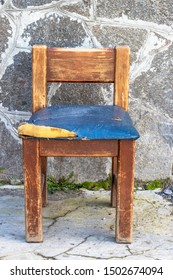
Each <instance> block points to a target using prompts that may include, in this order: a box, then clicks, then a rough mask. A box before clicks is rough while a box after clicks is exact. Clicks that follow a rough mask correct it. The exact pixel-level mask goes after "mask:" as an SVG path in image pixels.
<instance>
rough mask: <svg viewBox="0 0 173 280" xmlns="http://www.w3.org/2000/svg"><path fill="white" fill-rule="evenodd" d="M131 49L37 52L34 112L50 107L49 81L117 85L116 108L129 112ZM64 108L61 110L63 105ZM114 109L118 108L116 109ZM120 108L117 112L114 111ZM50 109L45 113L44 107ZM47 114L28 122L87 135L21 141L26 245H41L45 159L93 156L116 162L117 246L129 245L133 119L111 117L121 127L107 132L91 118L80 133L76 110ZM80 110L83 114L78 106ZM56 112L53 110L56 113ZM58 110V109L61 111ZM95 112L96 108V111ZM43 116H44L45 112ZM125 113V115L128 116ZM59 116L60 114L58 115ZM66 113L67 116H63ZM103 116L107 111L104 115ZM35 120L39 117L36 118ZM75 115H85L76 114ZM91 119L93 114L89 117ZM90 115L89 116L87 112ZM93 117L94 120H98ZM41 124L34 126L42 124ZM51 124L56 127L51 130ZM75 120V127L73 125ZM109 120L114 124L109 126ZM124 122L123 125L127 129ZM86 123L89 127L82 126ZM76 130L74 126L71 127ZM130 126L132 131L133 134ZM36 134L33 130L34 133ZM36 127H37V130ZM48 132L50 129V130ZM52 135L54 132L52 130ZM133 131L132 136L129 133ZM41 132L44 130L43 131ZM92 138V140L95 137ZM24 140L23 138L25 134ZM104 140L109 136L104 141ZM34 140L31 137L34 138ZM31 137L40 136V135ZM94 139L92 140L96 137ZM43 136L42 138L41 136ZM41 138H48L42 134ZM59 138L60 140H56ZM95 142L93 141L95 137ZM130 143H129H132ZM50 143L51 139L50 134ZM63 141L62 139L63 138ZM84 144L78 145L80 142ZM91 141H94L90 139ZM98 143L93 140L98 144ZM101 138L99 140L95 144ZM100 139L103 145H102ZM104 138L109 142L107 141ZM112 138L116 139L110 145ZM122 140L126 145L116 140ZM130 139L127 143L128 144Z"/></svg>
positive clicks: (44, 49)
mask: <svg viewBox="0 0 173 280" xmlns="http://www.w3.org/2000/svg"><path fill="white" fill-rule="evenodd" d="M129 54H130V52H129V48H128V47H117V48H116V49H115V50H114V49H68V48H66V49H65V48H64V49H60V48H56V49H55V48H53V49H50V48H48V49H47V47H46V46H34V47H33V80H32V82H33V112H36V111H38V110H39V109H41V108H43V107H46V105H47V96H46V95H47V82H55V81H56V82H106V83H107V82H111V83H113V82H114V86H115V89H114V101H113V103H114V105H118V106H120V107H122V108H124V109H125V110H127V109H128V83H129ZM61 107H63V106H61ZM112 107H116V106H112ZM116 108H117V107H116ZM46 109H47V108H46ZM46 109H44V110H41V114H43V115H42V116H41V118H39V116H38V115H39V114H38V115H37V114H33V115H32V117H31V119H30V123H31V124H35V125H43V126H48V127H49V126H50V127H56V128H58V129H59V128H60V129H62V128H64V129H66V130H68V131H70V132H71V131H73V132H75V130H73V127H74V128H75V129H76V131H77V132H76V134H80V133H81V131H82V132H83V130H82V129H81V127H82V128H83V129H84V130H85V131H90V132H91V134H90V137H89V134H87V136H86V133H84V134H85V135H84V136H83V134H82V133H81V135H78V140H77V139H75V140H73V139H72V138H71V139H66V140H60V139H59V140H55V139H52V140H48V139H42V138H41V139H40V140H38V139H33V138H28V139H27V138H25V137H24V138H23V157H24V179H25V216H26V240H27V241H28V242H41V241H42V206H46V200H47V188H46V175H47V157H48V156H53V157H54V156H60V157H61V156H72V157H78V156H93V157H98V156H99V157H112V174H113V175H112V178H113V180H112V195H111V200H112V206H113V207H115V206H116V207H117V210H116V241H117V242H119V243H129V242H131V240H132V218H133V185H134V153H135V141H134V140H132V139H137V138H138V137H139V135H138V133H137V131H136V130H135V128H134V127H133V125H132V123H131V121H129V117H127V118H124V119H123V117H122V116H123V112H124V110H121V114H120V115H121V116H118V117H117V114H115V116H114V115H113V116H112V115H111V117H110V118H107V121H108V123H109V126H110V123H111V122H112V123H113V127H114V123H115V122H116V123H117V129H116V131H114V129H113V127H111V128H110V130H109V133H108V132H107V130H106V129H107V127H108V124H107V123H105V122H104V121H103V119H101V118H100V117H99V118H98V119H99V122H97V123H94V122H93V123H94V126H93V127H91V124H92V122H91V119H92V118H85V119H84V121H83V123H82V122H81V126H80V129H79V127H77V128H76V123H77V121H79V119H80V118H79V119H78V118H77V119H74V118H72V107H71V108H70V109H69V108H67V109H68V110H67V111H65V112H64V107H63V110H62V111H63V112H62V111H61V112H60V111H59V112H60V115H58V116H57V119H54V118H53V114H52V112H51V114H50V115H51V117H50V118H49V114H48V112H45V111H46ZM73 109H74V108H73ZM80 109H82V108H81V107H80ZM51 110H52V107H51ZM53 110H54V109H53ZM58 110H60V108H58ZM87 110H88V108H87ZM92 110H93V108H92ZM43 111H44V112H43ZM70 112H71V116H70V118H69V119H70V126H69V119H66V123H65V125H64V123H63V124H62V123H59V121H61V120H62V119H63V116H64V115H65V116H68V117H69V115H70ZM125 113H126V114H127V112H125ZM56 114H57V112H56ZM63 114H64V115H63ZM100 114H101V115H102V116H105V115H106V114H105V106H104V110H102V112H101V113H100ZM35 115H37V117H38V118H37V117H36V118H34V117H35ZM76 115H77V116H81V114H80V113H79V111H78V114H76ZM91 115H92V114H91ZM86 116H88V111H87V113H86ZM95 116H96V115H94V120H95V121H96V120H97V118H96V117H95ZM42 120H43V123H36V122H41V121H42ZM49 120H51V124H52V122H54V125H50V123H46V124H45V122H46V121H48V122H49ZM72 120H73V125H72ZM109 120H110V122H109ZM123 120H124V125H123ZM84 124H85V125H86V126H84ZM72 126H73V127H72ZM98 127H99V128H102V127H105V130H104V129H101V132H102V133H100V134H99V136H98V130H97V133H96V135H95V134H94V133H93V132H94V131H95V130H96V128H98ZM129 127H131V128H134V129H132V131H131V130H129ZM34 129H35V128H34ZM37 129H38V127H37V128H36V130H37ZM48 129H49V128H48ZM49 132H50V131H49ZM131 132H133V133H131ZM39 133H40V131H39ZM93 134H94V136H92V135H93ZM22 135H23V134H22ZM105 135H106V136H105ZM30 136H31V135H30ZM32 136H35V137H37V132H36V134H33V135H32ZM91 136H92V137H93V138H92V137H91ZM38 137H39V136H38ZM40 137H44V136H43V135H40ZM55 137H56V136H55ZM94 137H95V138H94ZM129 137H130V138H131V140H129V139H130V138H129ZM46 138H50V134H49V133H48V134H46ZM62 138H64V137H63V136H62ZM79 139H80V140H79ZM86 139H92V140H86ZM94 139H95V140H94ZM96 139H97V140H96ZM98 139H102V140H98ZM103 139H105V140H103ZM112 139H114V140H112ZM118 139H123V140H118ZM124 139H127V140H124Z"/></svg>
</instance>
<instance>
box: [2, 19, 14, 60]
mask: <svg viewBox="0 0 173 280" xmlns="http://www.w3.org/2000/svg"><path fill="white" fill-rule="evenodd" d="M0 26H1V29H0V42H1V43H0V62H1V56H2V54H3V53H4V52H5V50H6V48H7V47H8V41H9V38H10V37H11V34H12V28H11V26H10V22H9V20H8V18H7V17H6V16H5V15H4V16H2V15H0Z"/></svg>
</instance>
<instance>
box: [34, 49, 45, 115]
mask: <svg viewBox="0 0 173 280" xmlns="http://www.w3.org/2000/svg"><path fill="white" fill-rule="evenodd" d="M46 105H47V47H46V46H44V45H42V46H37V45H35V46H33V49H32V111H33V113H34V112H36V111H37V110H39V109H41V108H43V107H45V106H46Z"/></svg>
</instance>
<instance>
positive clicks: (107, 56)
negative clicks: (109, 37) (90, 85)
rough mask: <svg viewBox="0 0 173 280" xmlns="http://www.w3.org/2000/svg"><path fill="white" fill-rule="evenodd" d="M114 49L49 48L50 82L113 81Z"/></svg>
mask: <svg viewBox="0 0 173 280" xmlns="http://www.w3.org/2000/svg"><path fill="white" fill-rule="evenodd" d="M114 55H115V54H114V50H113V49H80V50H79V49H60V48H59V49H58V48H53V49H48V52H47V58H48V66H47V80H48V81H49V82H55V81H56V82H63V81H64V82H105V83H107V82H113V81H114Z"/></svg>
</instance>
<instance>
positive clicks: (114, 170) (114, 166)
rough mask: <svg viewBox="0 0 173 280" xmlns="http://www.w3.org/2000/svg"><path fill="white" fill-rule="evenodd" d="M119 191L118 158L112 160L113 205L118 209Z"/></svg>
mask: <svg viewBox="0 0 173 280" xmlns="http://www.w3.org/2000/svg"><path fill="white" fill-rule="evenodd" d="M116 191H117V157H113V158H112V187H111V205H112V207H114V208H115V207H116Z"/></svg>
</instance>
